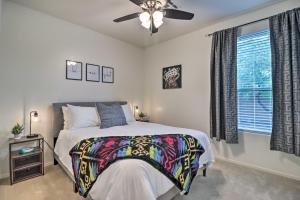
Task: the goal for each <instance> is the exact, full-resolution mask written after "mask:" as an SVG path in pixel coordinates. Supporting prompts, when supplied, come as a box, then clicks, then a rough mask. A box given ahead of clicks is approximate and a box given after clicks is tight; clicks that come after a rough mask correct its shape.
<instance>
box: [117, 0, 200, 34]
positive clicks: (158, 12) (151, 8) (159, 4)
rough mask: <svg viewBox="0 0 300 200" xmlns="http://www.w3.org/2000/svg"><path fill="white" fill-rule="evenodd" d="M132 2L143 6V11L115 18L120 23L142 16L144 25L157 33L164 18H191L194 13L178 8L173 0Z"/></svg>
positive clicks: (135, 0) (139, 0) (152, 32)
mask: <svg viewBox="0 0 300 200" xmlns="http://www.w3.org/2000/svg"><path fill="white" fill-rule="evenodd" d="M130 1H131V2H132V3H134V4H136V5H138V6H139V7H141V8H142V10H143V11H142V12H137V13H133V14H130V15H126V16H124V17H120V18H118V19H115V20H114V22H116V23H119V22H123V21H127V20H131V19H135V18H140V21H141V22H142V26H143V27H145V28H146V29H149V30H150V31H151V34H154V33H157V32H158V28H159V27H160V26H161V25H162V24H163V18H164V17H165V18H170V19H179V20H191V19H193V18H194V14H193V13H189V12H185V11H181V10H177V8H178V7H177V6H176V5H175V4H174V3H173V2H172V0H130Z"/></svg>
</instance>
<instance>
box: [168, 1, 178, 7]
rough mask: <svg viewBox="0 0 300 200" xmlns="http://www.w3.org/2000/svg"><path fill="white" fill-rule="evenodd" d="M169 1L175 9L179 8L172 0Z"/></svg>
mask: <svg viewBox="0 0 300 200" xmlns="http://www.w3.org/2000/svg"><path fill="white" fill-rule="evenodd" d="M168 3H169V4H170V5H171V6H172V7H173V8H175V9H177V8H178V7H177V6H176V5H175V4H174V3H173V2H172V1H171V0H168Z"/></svg>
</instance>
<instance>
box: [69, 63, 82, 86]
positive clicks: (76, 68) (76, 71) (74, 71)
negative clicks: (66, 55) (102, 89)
mask: <svg viewBox="0 0 300 200" xmlns="http://www.w3.org/2000/svg"><path fill="white" fill-rule="evenodd" d="M66 79H68V80H77V81H82V62H77V61H71V60H67V61H66Z"/></svg>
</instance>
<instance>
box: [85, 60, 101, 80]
mask: <svg viewBox="0 0 300 200" xmlns="http://www.w3.org/2000/svg"><path fill="white" fill-rule="evenodd" d="M86 81H91V82H100V66H99V65H94V64H89V63H87V64H86Z"/></svg>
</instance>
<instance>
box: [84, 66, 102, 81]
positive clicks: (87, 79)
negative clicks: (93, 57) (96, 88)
mask: <svg viewBox="0 0 300 200" xmlns="http://www.w3.org/2000/svg"><path fill="white" fill-rule="evenodd" d="M90 66H93V67H97V68H98V80H92V79H89V78H88V72H89V69H88V68H89V67H90ZM100 77H101V70H100V65H95V64H90V63H86V65H85V80H86V81H89V82H100V81H101V80H100Z"/></svg>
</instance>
